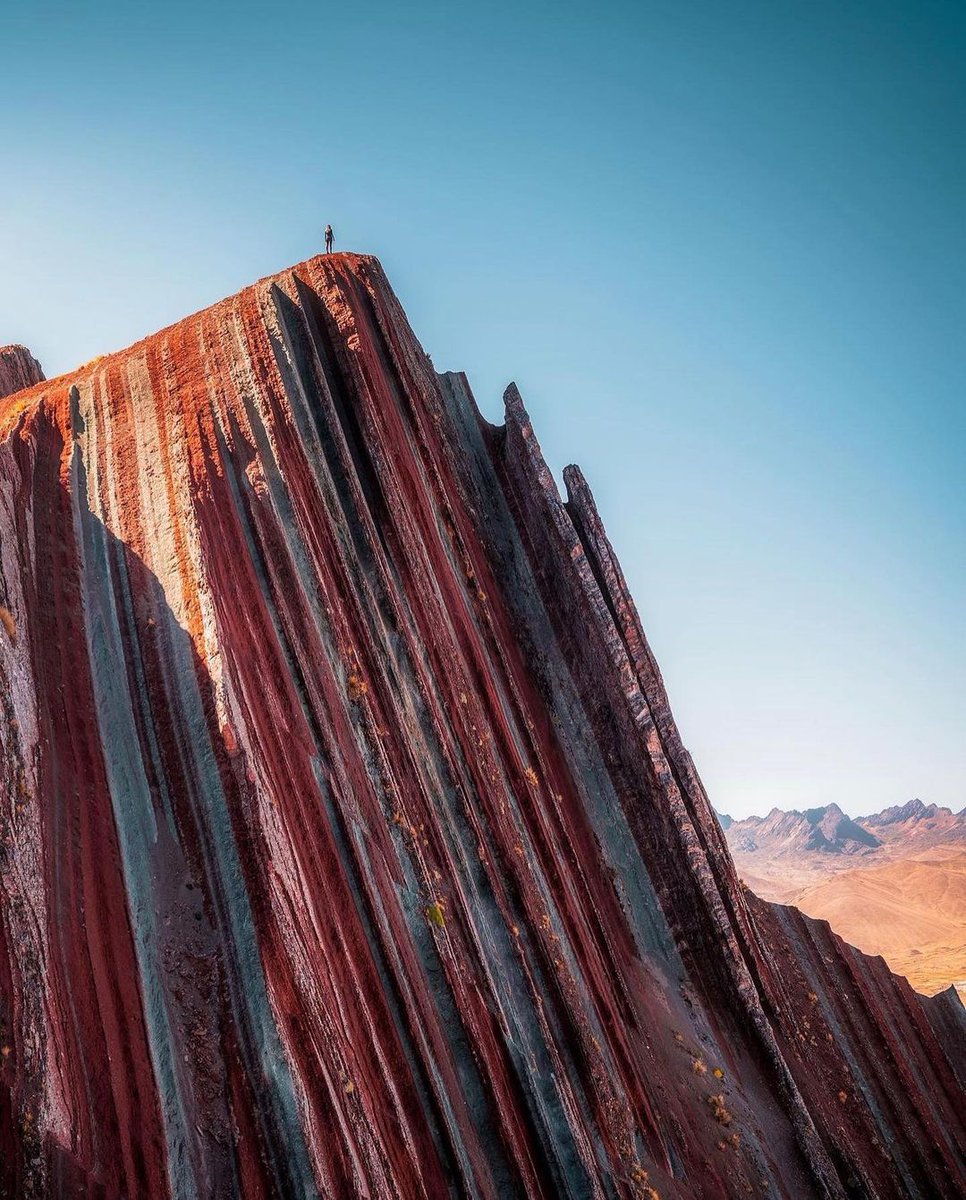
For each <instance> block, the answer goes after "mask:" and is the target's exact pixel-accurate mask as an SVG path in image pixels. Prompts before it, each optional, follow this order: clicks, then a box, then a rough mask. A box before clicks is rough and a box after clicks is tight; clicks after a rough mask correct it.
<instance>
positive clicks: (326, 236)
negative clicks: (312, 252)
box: [325, 225, 332, 254]
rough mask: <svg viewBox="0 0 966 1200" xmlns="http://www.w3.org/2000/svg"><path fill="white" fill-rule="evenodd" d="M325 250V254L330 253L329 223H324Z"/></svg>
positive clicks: (330, 235)
mask: <svg viewBox="0 0 966 1200" xmlns="http://www.w3.org/2000/svg"><path fill="white" fill-rule="evenodd" d="M325 252H326V254H331V253H332V226H331V225H326V227H325Z"/></svg>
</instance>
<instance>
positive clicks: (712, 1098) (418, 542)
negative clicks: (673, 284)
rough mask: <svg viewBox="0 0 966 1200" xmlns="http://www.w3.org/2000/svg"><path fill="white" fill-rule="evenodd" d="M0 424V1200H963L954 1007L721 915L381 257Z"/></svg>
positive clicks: (802, 939)
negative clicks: (306, 1199)
mask: <svg viewBox="0 0 966 1200" xmlns="http://www.w3.org/2000/svg"><path fill="white" fill-rule="evenodd" d="M0 394H2V395H6V399H5V400H3V401H0V607H2V613H0V617H2V626H3V627H2V628H0V695H2V703H3V712H2V714H0V779H2V791H0V906H2V908H0V911H2V923H0V1045H2V1056H0V1187H2V1189H3V1190H4V1194H5V1195H7V1196H18V1197H19V1196H48V1195H50V1196H59V1195H64V1196H67V1195H69V1196H72V1197H74V1196H98V1197H116V1196H128V1197H167V1196H172V1197H178V1198H179V1200H180V1198H194V1197H227V1196H243V1197H269V1196H273V1197H275V1196H285V1197H288V1196H298V1197H302V1196H317V1195H323V1196H327V1197H334V1198H336V1200H342V1198H345V1197H374V1198H379V1200H383V1198H390V1197H398V1198H401V1200H411V1198H421V1197H446V1196H471V1197H481V1198H485V1200H498V1198H501V1200H502V1198H504V1197H513V1196H518V1197H545V1198H547V1200H550V1198H556V1197H569V1198H577V1197H637V1198H638V1200H653V1198H654V1197H656V1196H660V1197H663V1198H665V1200H667V1198H668V1197H682V1198H685V1197H686V1198H692V1197H731V1196H735V1197H739V1196H746V1195H751V1196H769V1197H784V1198H787V1200H802V1198H807V1197H820V1196H821V1197H843V1198H844V1197H847V1196H848V1197H855V1196H859V1197H870V1198H871V1197H882V1198H884V1197H893V1196H897V1197H922V1198H925V1197H953V1196H957V1195H962V1194H963V1189H964V1187H966V1177H964V1172H963V1140H964V1139H963V1115H964V1111H966V1105H964V1103H963V1091H962V1063H961V1059H959V1058H957V1055H961V1049H962V1038H963V1025H962V1008H961V1005H960V1003H959V1001H958V999H957V998H956V996H955V994H952V993H946V994H943V995H940V996H937V997H935V998H933V999H928V1000H927V999H926V998H924V997H921V996H918V995H917V994H915V993H914V992H913V991H912V990H911V989H910V988H909V986H908V985H907V984H906V983H905V981H904V980H901V979H898V978H896V977H895V976H893V975H892V974H890V972H889V971H888V970H887V968H886V967H885V965H884V963H883V962H882V960H881V959H873V958H868V957H866V956H864V955H862V954H860V953H859V952H858V951H856V950H854V949H852V948H851V947H849V946H848V945H846V944H844V943H843V942H842V941H841V940H840V939H839V938H837V937H836V936H835V935H834V934H833V933H832V932H831V931H830V930H829V928H828V926H827V925H826V924H824V923H822V922H816V921H812V920H809V919H808V918H805V917H803V916H802V915H801V914H800V913H799V912H797V911H796V910H794V909H790V908H782V907H778V906H774V905H770V904H765V903H764V902H762V901H760V900H758V899H757V898H756V897H755V896H753V895H752V894H751V893H750V892H748V891H747V890H746V889H744V888H743V887H742V885H741V884H740V883H739V881H738V879H737V877H736V875H735V872H734V868H733V866H732V863H731V859H730V856H729V853H728V850H727V847H726V845H725V841H724V838H723V835H722V833H721V831H720V828H719V826H718V823H717V821H716V819H715V817H714V814H713V812H712V810H711V808H710V805H709V803H708V799H707V797H706V795H705V792H704V789H703V788H702V785H701V783H700V780H699V779H698V776H697V774H696V772H695V769H694V766H693V764H692V762H691V759H690V757H689V756H688V754H687V752H686V751H685V750H684V748H683V746H682V743H681V739H680V737H679V735H678V731H677V729H676V727H675V724H674V721H673V718H672V716H671V712H670V709H669V707H668V700H667V696H666V693H665V690H664V685H663V683H662V680H661V676H660V673H659V671H658V668H657V665H656V663H655V661H654V658H653V656H652V654H651V651H650V649H649V647H648V644H647V642H646V640H645V637H644V634H643V632H642V629H641V625H640V622H639V619H638V616H637V612H636V610H635V607H634V604H633V602H632V600H631V598H630V596H629V594H628V591H627V587H626V584H625V581H624V578H623V575H622V573H621V569H620V566H619V564H618V562H617V560H616V558H615V556H614V554H613V551H612V549H611V547H610V545H609V543H608V541H607V538H606V536H605V534H604V531H603V528H602V526H601V522H600V520H599V518H598V514H597V511H596V509H595V506H594V502H593V499H592V497H591V494H590V491H589V489H588V487H587V484H586V483H585V481H584V479H583V477H582V476H581V474H580V472H579V471H578V470H577V469H576V468H569V469H568V470H567V471H566V472H565V482H566V489H567V499H566V500H565V501H564V500H561V498H560V496H559V494H558V491H557V488H556V486H555V484H554V482H553V479H552V477H551V475H550V472H549V471H548V469H547V467H546V464H545V463H544V461H543V459H542V457H541V454H540V449H539V446H538V444H537V442H536V439H535V437H534V434H533V431H532V428H531V425H530V422H529V419H528V417H527V414H526V411H525V410H524V407H523V403H522V401H521V398H520V396H519V394H518V392H517V391H516V389H515V388H513V387H511V388H510V389H509V390H508V391H507V394H506V422H505V424H504V425H503V426H500V427H496V426H492V425H490V424H488V423H487V422H486V421H484V420H483V419H482V418H481V417H480V415H479V413H478V412H477V410H476V407H475V404H474V402H473V398H472V396H471V394H470V391H469V387H468V385H467V382H466V380H465V378H464V377H463V376H462V375H454V374H447V375H442V376H437V375H436V374H435V373H434V371H433V370H432V367H431V364H430V362H429V360H428V358H427V357H426V355H425V354H424V353H423V351H422V350H421V348H420V346H419V344H418V343H417V342H416V340H415V338H414V337H413V334H412V332H411V331H410V329H409V326H408V324H407V322H406V318H405V316H404V314H403V312H402V310H401V309H400V306H399V304H398V302H397V300H396V298H395V296H394V295H393V293H392V291H391V289H390V288H389V285H388V284H387V282H386V280H385V278H384V276H383V273H382V270H381V268H380V267H379V265H378V263H377V262H376V261H375V260H373V259H372V258H367V257H361V256H354V255H348V254H340V255H332V256H328V257H325V258H316V259H313V260H311V261H309V262H307V263H304V264H302V265H301V266H298V267H296V268H294V269H292V270H289V271H286V272H284V273H283V274H280V275H278V276H276V277H274V278H270V279H266V280H263V281H262V282H260V283H258V284H257V285H255V286H254V287H251V288H248V289H247V290H246V291H244V292H242V293H241V294H240V295H238V296H236V297H234V298H232V299H229V300H226V301H224V302H222V303H220V304H218V305H216V306H214V307H213V308H210V309H208V310H207V311H205V312H202V313H200V314H198V315H196V316H194V317H191V318H189V319H187V320H185V321H183V322H181V323H180V324H178V325H176V326H174V327H172V328H170V329H168V330H165V331H164V332H162V333H160V334H158V335H156V336H154V337H151V338H149V339H147V340H146V341H144V342H142V343H140V344H139V345H136V346H134V347H132V348H131V349H129V350H127V351H125V352H123V353H120V354H115V355H111V356H109V357H106V358H103V359H99V360H95V361H94V362H93V363H90V364H88V365H87V366H85V367H84V368H82V369H81V370H79V371H78V372H76V373H75V374H74V375H72V376H70V377H66V378H62V379H57V380H54V381H51V382H45V381H43V379H42V376H41V373H40V369H39V367H38V366H37V364H36V363H35V362H34V360H33V359H32V358H31V357H30V355H29V354H27V352H26V351H24V350H23V349H22V348H18V347H13V348H10V349H8V350H5V351H3V352H2V355H0Z"/></svg>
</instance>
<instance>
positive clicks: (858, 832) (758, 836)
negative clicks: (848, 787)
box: [718, 799, 966, 858]
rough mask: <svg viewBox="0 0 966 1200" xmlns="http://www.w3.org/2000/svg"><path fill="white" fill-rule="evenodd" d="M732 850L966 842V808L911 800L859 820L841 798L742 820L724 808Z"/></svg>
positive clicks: (840, 850)
mask: <svg viewBox="0 0 966 1200" xmlns="http://www.w3.org/2000/svg"><path fill="white" fill-rule="evenodd" d="M718 819H719V821H720V822H721V828H722V829H723V830H724V831H725V835H726V837H727V839H728V843H729V845H730V846H731V850H732V854H734V855H736V856H738V855H760V856H761V857H762V858H776V857H784V856H790V857H793V858H794V857H799V856H802V855H809V854H811V853H818V854H824V855H829V854H841V855H850V856H869V855H873V854H874V853H875V852H876V851H877V850H879V849H881V848H882V847H883V846H885V845H887V844H891V843H897V842H902V843H905V845H906V846H907V847H908V846H912V845H913V844H914V846H915V849H917V850H918V849H922V848H923V847H925V846H927V845H935V844H937V843H938V842H957V841H962V842H963V843H964V845H966V810H963V811H962V812H959V813H954V812H953V811H952V810H951V809H948V808H940V807H939V806H938V805H936V804H924V803H923V802H922V801H921V800H919V799H916V800H910V801H909V802H908V803H907V804H903V805H897V806H894V807H892V808H886V809H884V810H883V811H882V812H878V813H873V814H872V815H871V816H868V817H858V818H856V819H855V820H853V819H852V818H851V817H848V816H847V815H846V814H845V813H844V812H843V811H842V809H841V808H839V806H838V805H837V804H826V805H825V806H824V807H821V808H809V809H806V810H805V811H804V812H799V811H798V810H796V809H792V810H790V811H789V812H783V811H782V809H780V808H773V809H772V810H771V812H770V813H769V814H768V815H767V816H766V817H745V818H744V819H743V820H740V821H736V820H734V819H733V818H732V817H730V816H728V815H727V814H719V815H718Z"/></svg>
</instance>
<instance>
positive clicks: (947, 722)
mask: <svg viewBox="0 0 966 1200" xmlns="http://www.w3.org/2000/svg"><path fill="white" fill-rule="evenodd" d="M964 214H966V7H964V6H963V5H962V4H961V3H958V2H957V3H948V4H941V3H931V2H922V0H908V2H906V3H901V4H896V3H889V2H888V0H882V2H877V3H874V4H873V3H864V2H859V0H849V2H847V3H841V2H840V0H836V2H835V3H829V2H824V3H823V2H820V3H813V4H796V3H792V2H791V0H763V2H761V3H746V2H742V0H738V2H737V3H736V4H721V3H718V2H717V0H707V2H706V3H688V2H687V0H669V2H667V3H650V2H648V0H636V2H632V3H607V2H604V3H594V4H588V3H586V0H584V2H582V3H579V4H577V3H570V2H569V0H555V2H554V3H552V4H551V3H547V4H543V3H531V2H528V0H516V2H515V3H487V4H476V5H472V6H470V5H463V4H460V3H456V2H449V3H439V4H429V3H423V4H420V3H416V4H410V5H405V4H399V3H396V4H390V3H385V4H383V3H365V2H363V3H359V2H356V3H352V4H340V5H335V6H334V5H328V4H326V3H323V2H319V0H313V2H312V3H302V2H300V0H295V2H290V3H287V4H285V5H279V6H272V5H266V4H264V3H261V2H260V3H258V4H248V3H246V2H244V0H241V2H238V3H233V4H230V5H229V4H224V5H221V4H219V5H213V4H209V3H206V2H205V0H197V2H193V3H190V4H186V3H183V2H182V0H167V2H166V3H165V4H163V5H151V6H149V5H146V4H140V3H138V4H129V3H126V4H121V3H115V2H110V3H98V2H97V0H90V3H87V4H84V5H78V4H75V3H70V4H50V3H24V4H17V5H6V6H4V11H3V15H2V17H0V343H3V342H10V341H22V342H25V343H27V344H28V345H30V346H31V347H32V348H33V350H34V352H35V353H36V354H37V355H38V357H40V358H41V360H42V362H43V364H44V366H45V368H46V370H47V372H48V374H49V375H52V374H55V373H58V372H61V371H64V370H67V369H69V368H71V367H73V366H75V365H77V364H79V363H81V362H83V361H86V360H87V359H90V358H92V357H93V356H94V355H96V354H99V353H103V352H106V351H108V350H111V349H117V348H120V347H121V346H124V345H126V344H128V343H130V342H132V341H134V340H136V339H137V338H139V337H141V336H143V335H144V334H146V333H149V332H152V331H153V330H155V329H157V328H159V327H161V326H162V325H164V324H167V323H169V322H171V321H173V320H176V319H178V318H179V317H181V316H184V315H186V314H187V313H189V312H192V311H194V310H196V309H198V308H201V307H203V306H204V305H206V304H208V303H210V302H212V301H214V300H217V299H219V298H220V297H221V296H223V295H226V294H228V293H230V292H233V291H235V290H237V289H238V288H239V287H241V286H243V285H245V284H247V283H249V282H251V281H252V280H254V279H255V278H257V277H259V276H261V275H265V274H267V273H270V272H272V271H274V270H277V269H280V268H282V267H284V266H286V265H288V264H290V263H293V262H295V261H297V260H300V259H302V258H305V257H308V256H309V255H310V254H312V253H315V252H316V251H317V250H318V249H319V244H320V240H321V231H322V228H323V227H324V225H325V223H326V221H331V222H332V224H333V225H334V227H335V232H336V238H337V248H341V249H353V250H361V251H368V252H372V253H375V254H378V255H379V256H380V257H381V259H382V261H383V263H384V265H385V267H386V269H387V271H388V272H389V275H390V278H391V279H392V281H393V283H394V285H395V287H396V290H397V292H398V293H399V295H400V297H401V299H402V301H403V304H404V305H405V307H406V309H407V312H408V313H409V316H410V319H411V320H412V322H413V324H414V326H415V328H416V331H417V333H418V334H419V336H420V338H421V340H422V341H423V344H424V345H425V346H426V348H427V349H428V350H429V351H430V353H431V354H432V355H433V359H434V362H435V363H436V365H437V367H438V368H440V369H442V368H462V369H465V370H466V371H467V372H468V374H469V375H470V378H471V381H472V382H473V384H474V387H475V390H476V392H477V395H478V399H479V401H480V404H481V407H482V408H483V410H484V411H485V412H486V414H487V415H488V416H490V417H491V418H492V419H498V418H499V414H500V413H501V411H502V405H501V394H502V390H503V387H504V385H505V384H506V382H507V381H508V380H510V379H515V380H516V381H517V382H518V384H519V385H520V387H521V390H522V391H523V394H524V397H525V399H526V401H527V404H528V407H529V408H530V411H531V414H532V416H533V418H534V422H535V424H536V427H537V431H538V434H539V436H540V438H541V441H542V444H543V447H544V450H545V452H546V454H547V456H548V458H549V460H550V462H551V464H552V465H553V466H554V468H555V469H559V468H562V467H563V466H564V465H565V464H566V463H567V462H569V461H571V460H576V461H578V462H580V464H581V465H582V466H583V468H584V470H585V472H586V474H587V476H588V478H589V479H590V481H591V484H592V486H593V487H594V489H595V492H596V495H597V498H598V501H599V504H600V507H601V510H602V512H603V515H604V518H605V520H606V522H607V526H608V529H609V532H610V534H611V537H612V539H613V541H614V543H615V545H616V547H617V549H618V551H619V553H620V555H621V557H622V560H623V563H624V566H625V569H626V571H627V574H628V577H629V579H630V582H631V586H632V588H633V591H634V594H635V596H636V598H637V601H638V605H639V608H640V610H641V615H642V617H643V620H644V624H645V627H646V629H647V631H648V634H649V636H650V638H651V641H652V644H653V646H654V649H655V652H656V653H657V656H658V659H659V661H660V662H661V664H662V668H663V670H664V675H665V679H666V681H667V684H668V688H669V690H670V694H671V700H672V703H673V705H674V708H675V712H676V714H677V717H678V720H679V723H680V726H681V729H682V732H683V735H684V738H685V741H686V743H687V744H688V746H689V747H690V749H691V750H692V752H693V754H694V756H695V759H696V761H697V764H698V767H699V770H700V771H701V773H702V775H703V778H704V780H705V783H706V784H707V786H708V790H709V792H710V793H711V796H712V800H713V801H714V803H715V805H716V806H717V807H718V808H719V809H721V810H724V811H728V812H731V813H733V814H735V815H745V814H748V813H750V812H763V811H767V810H768V809H769V808H770V807H771V806H772V805H774V804H777V805H779V806H781V807H789V806H795V807H809V806H814V805H818V804H824V803H828V802H830V801H833V800H834V801H837V802H838V803H839V804H840V805H841V806H842V807H843V808H844V809H845V810H846V811H847V812H849V813H851V814H853V815H857V814H862V813H865V812H869V811H874V810H876V809H879V808H882V807H884V806H886V805H889V804H894V803H901V802H903V801H905V800H908V799H910V798H911V797H912V796H916V795H918V796H921V797H922V798H923V799H925V800H928V801H936V802H938V803H941V804H946V805H950V806H952V807H955V808H961V807H962V806H963V805H964V804H966V624H964V620H963V614H964V609H966V553H964V551H966V475H964V470H963V456H964V444H966V397H964V378H966V372H964V366H966V337H964V329H966V320H964V318H966V312H964V309H966V220H964Z"/></svg>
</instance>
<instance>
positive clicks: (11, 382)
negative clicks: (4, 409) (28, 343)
mask: <svg viewBox="0 0 966 1200" xmlns="http://www.w3.org/2000/svg"><path fill="white" fill-rule="evenodd" d="M43 377H44V373H43V371H42V370H41V369H40V363H39V362H37V360H36V359H35V358H34V357H33V355H32V354H31V353H30V351H29V350H27V349H26V348H25V347H23V346H0V400H2V399H3V397H4V396H12V395H13V393H14V392H20V391H22V390H23V389H24V388H29V387H33V385H34V384H35V383H40V382H41V380H42V379H43Z"/></svg>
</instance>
